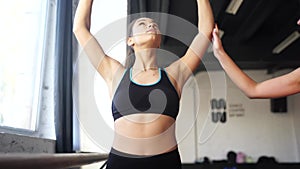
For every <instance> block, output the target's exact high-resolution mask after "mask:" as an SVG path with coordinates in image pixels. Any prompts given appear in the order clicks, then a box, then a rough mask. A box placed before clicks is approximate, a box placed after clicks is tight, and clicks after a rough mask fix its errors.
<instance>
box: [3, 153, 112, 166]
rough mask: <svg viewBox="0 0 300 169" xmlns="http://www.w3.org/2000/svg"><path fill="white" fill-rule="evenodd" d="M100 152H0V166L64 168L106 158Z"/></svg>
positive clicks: (106, 155) (105, 155)
mask: <svg viewBox="0 0 300 169" xmlns="http://www.w3.org/2000/svg"><path fill="white" fill-rule="evenodd" d="M107 157H108V154H101V153H61V154H60V153H59V154H46V153H8V154H0V168H3V169H4V168H5V169H21V168H22V169H24V168H30V169H35V168H38V169H53V168H55V169H64V168H72V167H79V166H83V165H88V164H91V163H95V162H101V161H104V160H106V159H107Z"/></svg>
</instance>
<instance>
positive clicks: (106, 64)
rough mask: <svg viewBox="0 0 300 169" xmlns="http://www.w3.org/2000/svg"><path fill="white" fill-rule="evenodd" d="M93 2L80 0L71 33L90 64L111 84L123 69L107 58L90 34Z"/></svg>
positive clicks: (113, 60) (120, 65) (117, 63)
mask: <svg viewBox="0 0 300 169" xmlns="http://www.w3.org/2000/svg"><path fill="white" fill-rule="evenodd" d="M92 5H93V0H80V1H79V4H78V7H77V9H76V13H75V18H74V25H73V32H74V34H75V36H76V38H77V40H78V42H79V44H80V46H81V47H82V48H83V50H84V51H85V53H86V55H87V56H88V58H89V60H90V62H91V64H92V65H93V66H94V68H95V69H96V70H97V71H98V72H99V73H100V75H101V76H102V77H103V78H104V80H105V81H106V82H107V83H110V82H112V80H113V77H114V74H115V72H116V71H117V69H119V68H123V66H122V64H120V63H119V62H118V61H116V60H115V59H112V58H111V57H109V56H107V55H106V54H105V52H104V51H103V49H102V47H101V45H100V44H99V43H98V41H97V40H96V39H95V38H94V36H93V35H92V34H91V32H90V27H91V13H92Z"/></svg>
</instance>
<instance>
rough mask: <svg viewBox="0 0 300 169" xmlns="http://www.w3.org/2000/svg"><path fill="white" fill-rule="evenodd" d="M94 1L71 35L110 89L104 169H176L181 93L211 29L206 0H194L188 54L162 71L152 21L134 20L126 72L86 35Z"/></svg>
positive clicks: (85, 0)
mask: <svg viewBox="0 0 300 169" xmlns="http://www.w3.org/2000/svg"><path fill="white" fill-rule="evenodd" d="M92 4H93V0H80V1H79V5H78V7H77V10H76V15H75V20H74V27H73V29H74V34H75V36H76V38H77V40H78V42H79V44H80V45H81V46H82V47H83V49H84V51H85V53H86V54H87V56H88V57H89V59H90V61H91V63H92V65H93V66H94V67H95V69H96V70H97V71H98V72H99V74H100V75H101V76H102V77H103V79H104V80H105V82H106V83H107V85H108V89H109V92H110V96H111V98H112V113H113V118H114V129H115V136H114V141H113V145H112V149H111V152H110V154H109V158H108V161H107V169H119V168H120V169H127V168H128V169H129V168H130V169H135V168H136V169H141V168H142V169H148V168H149V169H150V168H151V169H154V168H155V169H160V168H161V169H162V168H163V169H165V168H170V169H180V168H181V160H180V156H179V152H178V149H177V143H176V138H175V121H176V117H177V115H178V111H179V106H180V105H179V102H180V96H181V92H182V88H183V86H184V84H185V82H186V81H187V79H188V78H189V76H190V75H191V74H192V72H193V71H194V70H195V69H196V68H197V66H198V65H199V63H200V61H201V58H202V56H203V54H204V53H205V51H206V48H207V47H208V45H209V43H210V40H211V36H212V30H213V27H214V21H213V15H212V10H211V7H210V3H209V0H197V6H198V22H199V23H198V30H199V33H198V34H197V35H196V36H195V38H194V40H193V42H192V43H191V45H190V47H189V49H188V50H187V52H186V53H185V54H184V56H182V57H180V59H178V60H176V61H175V62H174V63H171V64H170V65H169V66H167V67H165V68H160V67H159V66H158V64H157V53H158V52H157V51H158V48H159V46H160V43H161V33H160V30H159V29H158V25H157V23H155V22H154V20H153V19H150V18H146V17H145V18H139V19H137V20H134V21H133V23H132V26H131V28H130V33H129V37H128V39H127V44H128V46H130V48H131V49H132V50H133V51H134V57H135V61H134V63H133V65H132V66H130V67H129V68H127V67H125V66H124V65H122V64H121V63H119V62H118V61H116V60H114V59H113V58H112V57H110V56H108V55H106V54H105V52H104V51H103V50H102V48H101V45H100V44H99V43H98V42H97V40H96V39H95V38H94V36H93V35H92V34H91V33H90V25H91V23H90V19H91V9H92Z"/></svg>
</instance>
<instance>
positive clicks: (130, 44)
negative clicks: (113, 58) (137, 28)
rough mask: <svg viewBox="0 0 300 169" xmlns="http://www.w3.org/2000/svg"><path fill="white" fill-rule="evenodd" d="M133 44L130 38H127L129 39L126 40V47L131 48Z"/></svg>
mask: <svg viewBox="0 0 300 169" xmlns="http://www.w3.org/2000/svg"><path fill="white" fill-rule="evenodd" d="M133 44H134V42H133V39H132V38H131V37H129V38H128V39H127V45H128V46H131V47H132V46H133Z"/></svg>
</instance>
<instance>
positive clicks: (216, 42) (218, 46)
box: [212, 25, 225, 59]
mask: <svg viewBox="0 0 300 169" xmlns="http://www.w3.org/2000/svg"><path fill="white" fill-rule="evenodd" d="M212 34H213V38H212V43H213V51H214V55H215V57H217V59H219V57H220V55H222V54H223V53H225V51H224V48H223V46H222V41H221V39H220V37H219V29H218V26H217V25H215V28H214V29H213V32H212Z"/></svg>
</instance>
